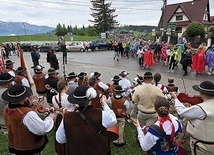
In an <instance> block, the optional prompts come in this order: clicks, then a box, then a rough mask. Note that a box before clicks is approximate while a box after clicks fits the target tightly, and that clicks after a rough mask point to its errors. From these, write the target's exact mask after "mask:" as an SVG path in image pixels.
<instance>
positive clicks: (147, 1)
mask: <svg viewBox="0 0 214 155" xmlns="http://www.w3.org/2000/svg"><path fill="white" fill-rule="evenodd" d="M185 1H190V0H168V4H173V3H180V2H185ZM106 2H110V3H112V5H111V7H112V8H114V9H116V12H115V14H117V15H118V17H117V20H118V22H119V23H120V24H123V25H124V24H126V25H129V24H135V25H154V26H157V24H158V22H159V19H160V16H161V7H162V5H163V4H162V0H106ZM0 3H1V10H0V16H1V20H2V21H5V22H7V21H10V22H12V21H13V22H28V23H30V24H36V25H47V26H52V27H56V25H57V24H58V23H61V24H65V25H70V24H71V25H72V26H73V27H74V26H75V25H77V26H78V27H82V26H83V25H84V26H88V25H89V24H90V25H92V23H90V22H89V21H88V20H89V19H93V18H92V16H91V15H90V14H91V13H92V12H91V10H90V7H92V4H91V2H90V0H15V1H14V0H13V1H9V0H0ZM210 10H211V15H213V16H214V11H213V10H214V1H213V0H210Z"/></svg>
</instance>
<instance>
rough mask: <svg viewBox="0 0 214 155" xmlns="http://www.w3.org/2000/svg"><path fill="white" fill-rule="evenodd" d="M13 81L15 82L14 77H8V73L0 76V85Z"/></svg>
mask: <svg viewBox="0 0 214 155" xmlns="http://www.w3.org/2000/svg"><path fill="white" fill-rule="evenodd" d="M14 80H15V77H14V76H12V75H10V74H9V73H1V74H0V85H2V84H6V83H9V82H12V81H14Z"/></svg>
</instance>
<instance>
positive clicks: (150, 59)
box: [143, 49, 155, 68]
mask: <svg viewBox="0 0 214 155" xmlns="http://www.w3.org/2000/svg"><path fill="white" fill-rule="evenodd" d="M143 65H144V68H146V66H147V67H148V68H150V67H151V66H154V65H155V60H154V51H153V50H151V49H145V53H144V58H143Z"/></svg>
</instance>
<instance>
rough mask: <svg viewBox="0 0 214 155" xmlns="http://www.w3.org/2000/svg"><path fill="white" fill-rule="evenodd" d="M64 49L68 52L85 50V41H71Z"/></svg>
mask: <svg viewBox="0 0 214 155" xmlns="http://www.w3.org/2000/svg"><path fill="white" fill-rule="evenodd" d="M66 50H67V51H68V52H71V51H80V52H85V43H84V42H79V41H78V42H72V43H71V44H69V45H66Z"/></svg>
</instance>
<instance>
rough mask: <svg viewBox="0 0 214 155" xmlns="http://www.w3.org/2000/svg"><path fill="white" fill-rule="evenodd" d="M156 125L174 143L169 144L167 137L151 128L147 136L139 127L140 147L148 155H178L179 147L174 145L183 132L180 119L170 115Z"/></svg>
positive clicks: (159, 120)
mask: <svg viewBox="0 0 214 155" xmlns="http://www.w3.org/2000/svg"><path fill="white" fill-rule="evenodd" d="M155 125H157V126H159V127H160V128H161V129H162V130H164V131H165V132H166V136H167V137H168V139H169V140H171V141H172V142H171V143H170V142H168V141H167V140H166V139H165V137H163V136H162V135H160V133H157V131H155V130H154V129H153V128H149V129H148V131H147V133H146V134H145V133H144V132H143V130H142V128H141V127H137V131H138V139H139V142H140V146H141V148H142V149H143V150H144V151H147V154H148V155H156V154H157V155H158V154H161V155H177V153H176V151H177V149H178V148H177V147H175V146H174V145H173V141H174V139H178V137H179V135H180V134H181V132H182V125H181V122H180V121H179V120H178V118H176V117H174V116H173V115H171V114H169V115H168V116H167V117H166V118H162V119H158V121H157V122H155ZM172 137H173V138H172Z"/></svg>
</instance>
